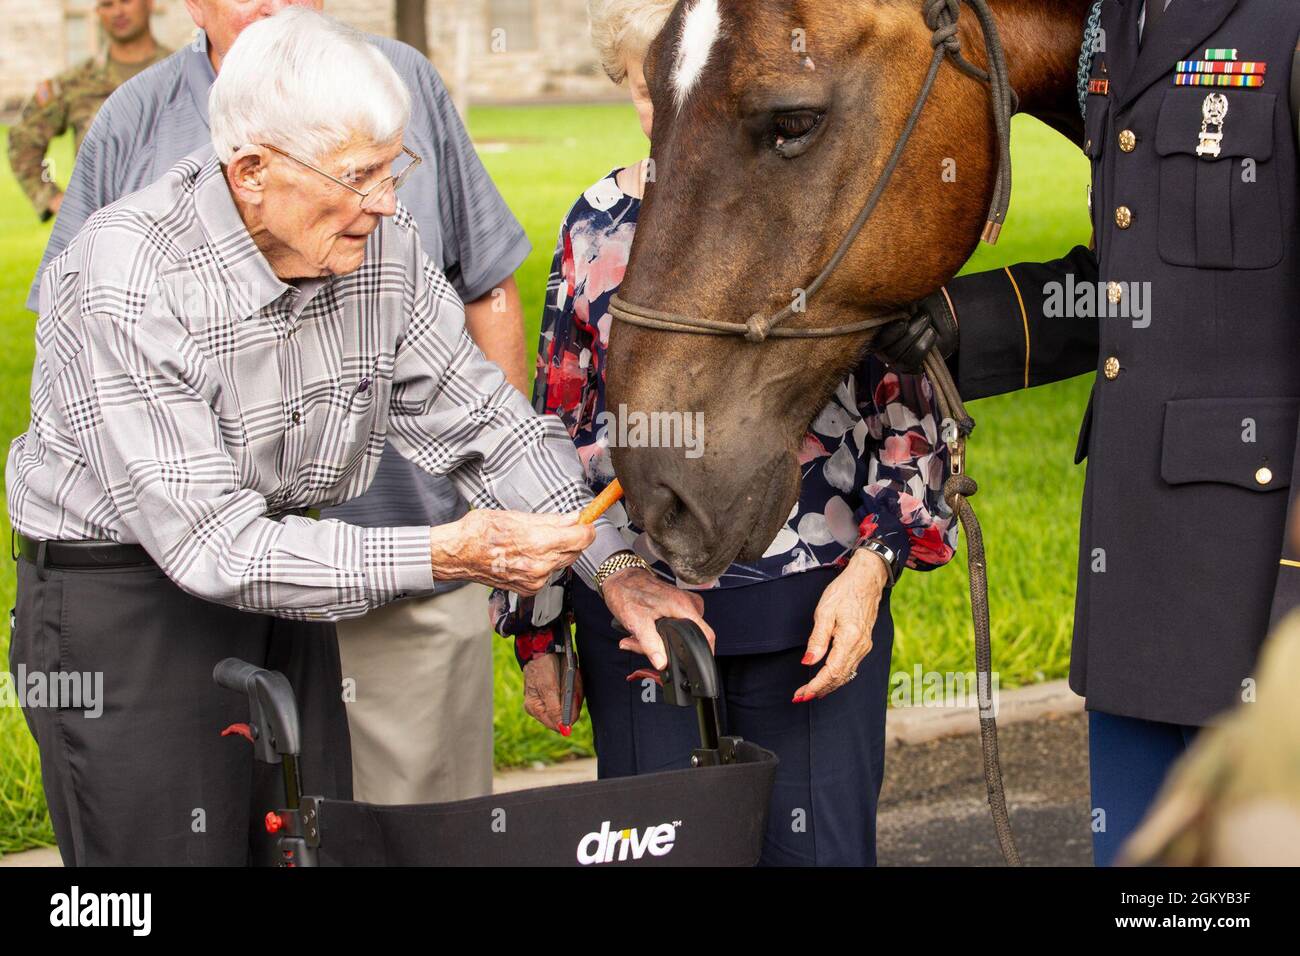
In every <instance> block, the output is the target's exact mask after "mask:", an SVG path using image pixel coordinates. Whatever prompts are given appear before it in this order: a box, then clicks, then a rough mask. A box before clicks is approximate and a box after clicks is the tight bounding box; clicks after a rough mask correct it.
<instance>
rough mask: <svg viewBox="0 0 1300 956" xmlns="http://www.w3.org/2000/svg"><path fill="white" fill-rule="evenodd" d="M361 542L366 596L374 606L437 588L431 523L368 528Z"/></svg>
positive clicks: (363, 530) (363, 531)
mask: <svg viewBox="0 0 1300 956" xmlns="http://www.w3.org/2000/svg"><path fill="white" fill-rule="evenodd" d="M361 545H362V567H363V569H364V571H365V576H366V596H367V599H368V600H369V602H370V603H371V605H372V606H374V607H379V606H381V605H384V604H387V603H388V602H389V601H396V600H400V599H401V598H404V597H410V596H411V595H412V594H418V593H422V592H425V591H432V590H433V587H434V581H433V555H432V549H431V546H430V544H429V529H428V528H427V527H409V528H364V529H362V533H361Z"/></svg>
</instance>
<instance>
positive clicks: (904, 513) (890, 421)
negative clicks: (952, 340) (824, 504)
mask: <svg viewBox="0 0 1300 956" xmlns="http://www.w3.org/2000/svg"><path fill="white" fill-rule="evenodd" d="M863 371H864V375H863V384H864V385H865V387H864V388H862V389H861V392H860V395H859V399H858V411H859V412H860V413H861V415H862V420H863V422H864V423H865V425H866V430H867V436H868V437H869V438H870V439H871V441H870V442H868V443H867V444H868V447H870V448H871V451H870V460H869V463H868V469H867V483H866V486H865V487H864V488H863V489H862V502H861V505H860V506H859V508H858V511H857V513H856V515H855V517H856V518H857V521H858V533H859V535H860V538H859V544H860V545H861V544H863V543H865V542H867V541H869V540H870V539H872V538H877V539H879V540H881V541H883V542H884V543H885V544H887V545H889V547H891V548H893V549H894V551H896V552H897V553H898V554H899V555H900V556H901V557H902V559H903V562H904V563H905V564H906V566H907V567H909V568H914V569H917V570H922V571H929V570H933V569H934V568H937V567H941V566H942V565H944V564H947V563H948V561H949V560H950V559H951V558H952V556H953V551H954V549H955V548H956V544H957V523H956V521H955V520H954V516H953V515H952V513H951V512H950V511H949V510H948V506H947V504H946V502H944V500H943V484H944V481H945V480H946V479H947V476H948V457H949V456H948V449H947V446H946V445H944V444H943V443H942V442H941V441H940V439H939V420H938V415H937V413H936V411H935V405H934V391H933V389H932V387H931V385H930V382H929V380H928V379H926V378H925V376H924V375H899V374H898V373H896V372H892V371H889V370H887V369H886V368H885V366H884V365H882V364H881V363H880V361H879V360H878V359H876V358H874V357H868V358H867V360H866V362H865V364H864V369H863ZM872 446H874V447H872Z"/></svg>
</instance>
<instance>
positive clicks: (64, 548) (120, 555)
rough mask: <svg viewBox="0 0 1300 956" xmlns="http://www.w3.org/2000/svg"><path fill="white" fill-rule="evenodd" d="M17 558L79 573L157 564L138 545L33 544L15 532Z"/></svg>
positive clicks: (33, 542) (59, 542) (89, 542)
mask: <svg viewBox="0 0 1300 956" xmlns="http://www.w3.org/2000/svg"><path fill="white" fill-rule="evenodd" d="M14 541H15V542H16V545H17V547H16V549H15V550H16V551H17V554H16V555H15V557H17V556H22V557H24V558H26V559H27V560H28V561H30V562H32V564H34V565H36V566H37V567H38V568H54V569H55V570H69V571H70V570H78V569H85V568H139V567H144V566H147V565H151V564H154V559H153V558H151V557H149V552H148V551H146V550H145V549H144V548H143V547H141V546H140V545H138V544H119V543H118V542H116V541H33V540H32V539H31V538H29V537H27V536H26V535H22V534H18V533H17V532H14Z"/></svg>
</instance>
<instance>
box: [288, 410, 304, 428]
mask: <svg viewBox="0 0 1300 956" xmlns="http://www.w3.org/2000/svg"><path fill="white" fill-rule="evenodd" d="M289 417H290V418H291V419H293V423H294V424H295V425H297V424H298V423H299V422H301V421H302V412H299V411H297V410H296V409H295V410H294V413H293V414H292V415H290V416H289Z"/></svg>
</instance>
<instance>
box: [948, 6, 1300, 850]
mask: <svg viewBox="0 0 1300 956" xmlns="http://www.w3.org/2000/svg"><path fill="white" fill-rule="evenodd" d="M1157 2H1160V0H1150V3H1152V4H1154V3H1157ZM1143 13H1144V11H1143V3H1142V2H1141V0H1104V2H1103V3H1102V5H1101V10H1100V25H1101V29H1102V33H1101V35H1102V37H1103V38H1104V42H1103V44H1100V45H1099V46H1098V48H1096V53H1095V55H1094V56H1093V60H1092V66H1091V74H1090V82H1089V85H1088V91H1089V92H1088V95H1087V103H1086V117H1085V133H1084V143H1083V146H1084V151H1085V152H1086V153H1087V155H1088V157H1089V158H1090V159H1091V162H1092V190H1091V197H1092V198H1091V203H1092V209H1091V212H1092V222H1093V227H1094V235H1095V246H1096V251H1095V253H1094V252H1092V251H1090V250H1088V249H1083V248H1079V249H1076V250H1074V251H1073V252H1072V253H1070V254H1069V255H1068V256H1067V257H1066V258H1064V259H1061V260H1058V261H1056V262H1051V263H1041V264H1024V265H1017V266H1012V267H1011V268H1009V269H1006V270H1002V271H1000V272H990V273H982V274H979V275H974V276H969V277H964V278H961V279H958V280H955V281H954V282H952V283H951V284H950V285H949V286H948V288H947V292H948V296H949V300H950V301H951V303H952V306H953V311H954V313H955V316H956V319H957V323H958V327H959V329H960V337H961V345H960V350H959V353H958V355H957V356H956V357H955V358H954V360H953V361H954V362H955V363H956V366H957V372H958V382H959V386H960V388H961V391H962V394H963V395H964V396H965V397H966V398H968V399H969V398H977V397H980V396H983V395H990V394H995V393H999V392H1005V391H1009V390H1011V389H1015V388H1021V387H1029V386H1031V385H1037V384H1041V383H1044V382H1049V381H1055V380H1059V379H1062V378H1067V377H1070V376H1072V375H1077V374H1080V373H1083V372H1086V371H1095V372H1096V373H1097V378H1096V382H1095V384H1094V386H1093V390H1092V395H1091V398H1090V401H1089V403H1088V409H1087V412H1086V414H1085V417H1084V421H1083V426H1082V429H1081V434H1080V436H1079V450H1078V455H1077V460H1078V461H1080V462H1082V461H1083V460H1084V459H1085V458H1086V459H1087V460H1088V474H1087V482H1086V486H1085V490H1084V499H1083V508H1082V518H1081V534H1080V554H1079V570H1078V590H1077V598H1076V609H1075V630H1074V646H1073V652H1072V655H1071V667H1070V686H1071V687H1072V688H1073V689H1074V690H1075V691H1076V692H1077V693H1079V694H1081V695H1083V696H1085V697H1086V698H1087V701H1088V708H1089V710H1090V711H1093V712H1101V713H1102V714H1104V715H1107V716H1106V719H1105V720H1104V721H1102V722H1100V723H1099V722H1098V721H1097V720H1096V719H1095V715H1094V723H1093V744H1092V751H1093V760H1094V801H1095V802H1097V805H1098V806H1099V807H1101V808H1102V809H1105V808H1104V807H1103V806H1102V804H1101V803H1100V802H1099V797H1098V794H1097V790H1098V784H1099V781H1098V773H1099V772H1100V773H1102V774H1103V775H1105V774H1106V773H1107V772H1108V767H1107V765H1106V761H1107V760H1109V759H1112V758H1114V756H1115V755H1116V754H1120V753H1129V755H1130V756H1134V754H1133V748H1132V747H1129V746H1128V745H1129V744H1132V743H1133V742H1134V741H1135V740H1138V739H1139V738H1140V737H1142V736H1143V735H1144V734H1146V733H1147V731H1150V730H1151V729H1152V727H1155V726H1157V725H1159V726H1164V727H1167V728H1168V733H1167V735H1166V736H1167V738H1168V739H1169V740H1172V741H1175V743H1174V744H1173V745H1171V746H1169V747H1167V748H1162V747H1161V746H1158V745H1152V746H1151V747H1150V748H1149V749H1147V750H1146V751H1143V750H1142V748H1141V747H1138V750H1137V754H1136V759H1138V761H1139V763H1140V762H1141V758H1140V755H1141V753H1142V752H1146V753H1147V754H1148V755H1150V757H1151V760H1153V761H1157V762H1158V761H1160V760H1164V761H1166V762H1167V761H1168V760H1170V759H1172V756H1174V755H1176V753H1177V752H1178V751H1179V750H1181V747H1182V746H1183V745H1184V742H1185V741H1186V740H1187V739H1188V738H1189V737H1190V733H1194V728H1195V727H1197V726H1200V725H1204V724H1205V723H1207V722H1208V721H1210V720H1211V719H1212V718H1213V717H1214V716H1215V715H1216V714H1218V713H1220V712H1222V711H1223V710H1225V709H1226V708H1228V707H1231V706H1232V705H1233V704H1235V703H1237V702H1239V701H1241V700H1242V699H1243V695H1244V694H1245V693H1246V692H1247V691H1248V690H1249V688H1250V687H1251V686H1252V684H1253V681H1252V675H1253V674H1254V666H1255V658H1256V653H1257V651H1258V649H1259V646H1260V644H1261V643H1262V642H1263V640H1264V637H1265V634H1266V632H1267V630H1268V627H1269V622H1270V619H1272V618H1276V617H1278V616H1280V614H1283V613H1285V612H1286V611H1287V610H1290V609H1291V608H1292V607H1295V606H1298V605H1300V554H1292V553H1289V552H1286V551H1284V548H1285V547H1286V545H1285V543H1284V542H1285V537H1286V536H1285V535H1284V529H1285V527H1286V523H1287V513H1288V503H1289V498H1290V497H1291V495H1289V494H1288V489H1291V491H1292V492H1294V491H1297V490H1300V475H1296V476H1293V469H1294V468H1295V466H1296V464H1297V461H1298V459H1297V456H1296V453H1295V451H1296V446H1297V442H1298V440H1300V439H1298V437H1297V420H1298V418H1300V241H1298V240H1300V213H1298V211H1297V198H1298V196H1297V134H1296V124H1295V118H1294V117H1295V112H1294V106H1293V104H1292V103H1291V96H1290V90H1291V85H1292V73H1293V69H1294V61H1295V59H1296V51H1297V37H1298V36H1300V3H1279V2H1277V0H1173V2H1172V4H1171V5H1170V6H1168V8H1167V9H1165V10H1164V11H1163V16H1161V17H1160V18H1159V19H1158V21H1153V24H1152V28H1151V29H1150V31H1149V32H1148V33H1147V34H1146V35H1145V36H1142V37H1141V41H1140V40H1139V36H1140V33H1139V23H1140V17H1142V16H1143ZM1216 64H1217V65H1216ZM1250 71H1253V72H1250ZM1180 77H1181V79H1180ZM1088 283H1091V284H1092V285H1091V289H1092V290H1093V292H1094V294H1093V295H1092V303H1093V304H1095V309H1090V303H1089V302H1088V299H1087V298H1086V297H1084V296H1082V295H1080V294H1079V293H1080V290H1082V289H1084V288H1085V286H1086V285H1087V284H1088ZM1054 284H1056V285H1054ZM1061 290H1065V292H1066V293H1067V295H1066V296H1065V298H1066V299H1067V304H1068V302H1069V301H1072V302H1073V304H1075V305H1078V304H1080V303H1081V304H1082V305H1083V309H1082V310H1081V311H1082V313H1083V314H1078V315H1076V317H1064V316H1061V315H1059V313H1058V311H1057V309H1056V306H1058V305H1060V304H1061V296H1060V292H1061ZM1070 292H1073V293H1074V296H1073V297H1072V299H1071V297H1070V296H1069V295H1068V293H1070ZM1053 293H1056V294H1057V297H1055V298H1054V296H1053ZM1068 314H1069V313H1067V315H1068ZM1297 510H1300V506H1298V508H1297ZM1126 719H1127V720H1129V721H1136V722H1146V724H1145V725H1144V726H1138V724H1137V723H1134V724H1131V725H1129V729H1128V731H1126V730H1125V726H1126V725H1125V724H1124V721H1125V720H1126ZM1189 729H1190V733H1189ZM1116 733H1118V734H1120V735H1121V736H1120V737H1116V736H1115V734H1116ZM1126 733H1127V734H1128V736H1127V739H1122V738H1123V735H1125V734H1126ZM1099 744H1101V745H1102V746H1099ZM1162 750H1163V751H1167V754H1166V755H1165V756H1163V757H1161V756H1157V755H1158V754H1159V753H1161V752H1162ZM1109 770H1112V771H1114V773H1113V774H1111V779H1109V780H1108V781H1104V782H1103V789H1105V788H1107V787H1111V788H1113V787H1114V786H1115V785H1118V788H1119V789H1120V790H1124V789H1125V788H1126V787H1127V788H1128V789H1129V790H1132V789H1133V787H1134V786H1140V787H1141V788H1142V789H1143V790H1144V791H1149V790H1152V789H1154V787H1155V786H1157V785H1158V783H1159V774H1155V775H1154V783H1151V782H1150V781H1148V782H1147V783H1146V784H1142V785H1138V784H1136V783H1134V781H1135V779H1136V776H1137V775H1135V774H1134V773H1133V768H1132V767H1131V766H1129V767H1122V766H1121V767H1110V768H1109ZM1125 778H1128V781H1129V782H1128V783H1125ZM1130 796H1131V794H1130ZM1148 797H1149V793H1144V794H1143V795H1142V796H1141V797H1140V798H1138V799H1136V800H1131V801H1129V803H1135V804H1140V806H1138V807H1137V813H1136V814H1135V813H1134V812H1133V810H1134V808H1133V806H1128V807H1125V808H1120V807H1118V806H1116V807H1112V809H1113V810H1115V812H1114V813H1113V814H1112V819H1111V825H1110V826H1109V830H1110V832H1111V833H1112V834H1113V833H1115V831H1116V830H1117V829H1118V830H1121V831H1122V830H1124V829H1125V828H1126V827H1127V826H1128V823H1127V820H1128V818H1129V817H1135V816H1140V811H1141V809H1143V808H1144V807H1145V805H1146V804H1145V801H1146V800H1147V799H1148ZM1113 802H1115V803H1117V804H1118V803H1124V799H1123V794H1121V795H1120V796H1118V797H1115V798H1114V800H1113ZM1115 817H1120V818H1121V820H1120V821H1119V824H1118V825H1116V820H1115V819H1114V818H1115ZM1132 822H1134V823H1135V822H1136V819H1134V820H1133V821H1132ZM1109 850H1110V848H1109V847H1108V848H1106V852H1107V853H1109ZM1098 857H1099V859H1101V857H1102V852H1101V851H1100V844H1099V853H1098Z"/></svg>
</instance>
